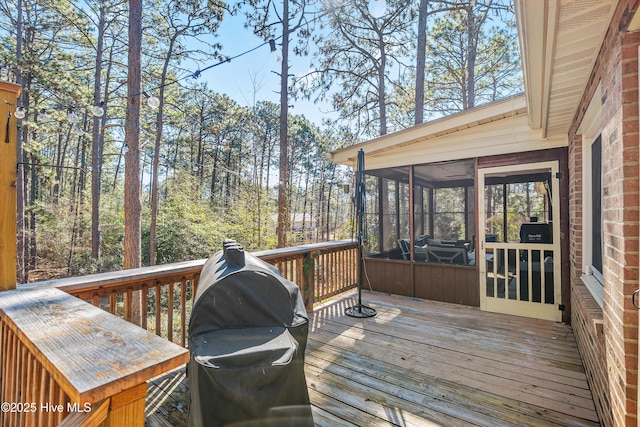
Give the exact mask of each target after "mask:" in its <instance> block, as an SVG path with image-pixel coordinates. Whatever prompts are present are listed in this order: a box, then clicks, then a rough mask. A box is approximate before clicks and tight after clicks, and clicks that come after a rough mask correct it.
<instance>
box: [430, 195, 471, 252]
mask: <svg viewBox="0 0 640 427" xmlns="http://www.w3.org/2000/svg"><path fill="white" fill-rule="evenodd" d="M466 195H467V193H466V188H465V187H454V188H437V189H435V190H434V196H433V199H434V202H433V205H434V209H433V224H434V230H433V231H434V233H433V234H434V238H436V239H446V240H466V239H467V226H468V221H467V213H466V212H465V207H466Z"/></svg>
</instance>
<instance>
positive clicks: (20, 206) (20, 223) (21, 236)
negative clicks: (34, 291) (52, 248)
mask: <svg viewBox="0 0 640 427" xmlns="http://www.w3.org/2000/svg"><path fill="white" fill-rule="evenodd" d="M16 8H17V9H18V11H17V12H18V13H17V18H16V62H17V64H18V66H17V67H16V71H15V73H16V83H18V84H19V85H20V86H22V85H23V78H22V31H23V22H22V21H23V17H22V0H18V1H17V4H16ZM25 99H27V95H25V93H24V88H23V92H22V93H21V94H20V97H19V98H18V105H20V106H22V107H23V108H24V107H25ZM20 122H22V120H20ZM27 135H28V133H27V128H26V127H20V129H19V131H18V134H17V137H16V154H17V157H16V158H17V162H18V176H17V179H16V187H17V193H18V194H17V215H16V223H17V224H16V230H17V231H18V233H17V236H16V239H17V242H16V243H17V260H16V261H17V262H16V264H17V270H18V271H17V275H16V277H17V279H18V283H25V282H26V280H27V273H26V265H27V263H26V254H25V248H26V242H25V239H26V235H25V232H24V200H25V188H24V165H23V163H24V153H23V150H22V146H23V142H24V141H26V138H27Z"/></svg>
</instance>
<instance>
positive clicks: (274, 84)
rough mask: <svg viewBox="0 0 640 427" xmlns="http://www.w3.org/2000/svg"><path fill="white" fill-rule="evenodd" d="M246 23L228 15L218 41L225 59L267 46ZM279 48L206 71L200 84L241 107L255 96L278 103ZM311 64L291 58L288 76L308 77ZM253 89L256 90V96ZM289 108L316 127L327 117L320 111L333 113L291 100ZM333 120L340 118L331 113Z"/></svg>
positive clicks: (304, 59)
mask: <svg viewBox="0 0 640 427" xmlns="http://www.w3.org/2000/svg"><path fill="white" fill-rule="evenodd" d="M244 20H245V17H244V15H242V14H240V15H239V16H229V15H225V18H224V21H223V22H222V25H221V27H220V29H219V31H218V34H219V38H218V39H217V41H218V42H219V43H221V44H222V47H223V49H222V53H223V54H224V55H226V56H228V57H233V56H236V55H238V54H241V53H243V52H246V51H248V50H251V49H253V48H255V47H256V46H260V45H261V44H262V43H264V40H262V39H261V38H259V37H257V36H255V35H254V34H253V31H252V30H251V29H250V28H244ZM277 47H278V51H276V52H271V50H270V48H269V45H268V44H267V45H265V46H262V47H261V48H259V49H257V50H255V51H253V52H250V53H247V54H246V55H243V56H241V57H240V58H236V59H234V60H232V61H231V62H227V63H224V64H221V65H219V66H217V67H213V68H211V69H209V70H207V71H204V72H203V73H202V74H201V77H200V78H199V80H200V81H206V82H207V84H208V86H209V88H210V89H211V90H213V91H215V92H218V93H225V94H227V95H228V96H229V97H230V98H232V99H234V100H235V101H236V102H238V103H239V104H240V105H244V106H250V105H252V103H253V98H254V96H255V99H256V100H258V101H264V100H268V101H273V102H275V103H279V102H280V95H279V93H278V91H279V89H280V77H279V75H278V74H275V73H274V71H275V72H278V73H279V72H280V67H281V62H280V61H279V60H278V58H279V56H281V54H280V51H279V49H280V45H279V44H278V46H277ZM215 62H216V61H213V62H212V63H215ZM310 62H311V58H310V57H297V56H295V55H293V54H290V61H289V63H290V66H291V68H290V71H289V73H290V74H293V75H301V74H304V73H306V72H307V71H308V70H309V68H310ZM209 65H211V64H210V63H207V64H204V65H202V66H201V68H205V67H206V66H209ZM254 85H255V86H256V89H257V92H256V93H255V95H254ZM289 105H293V108H292V109H291V110H290V113H292V114H296V115H304V116H305V117H306V118H307V119H309V120H310V121H311V122H312V123H314V124H316V125H320V124H321V120H322V118H326V117H328V116H327V115H326V114H323V113H322V112H321V111H325V112H326V111H327V110H329V109H330V107H329V106H328V105H324V106H317V105H315V104H314V103H313V102H311V101H303V100H294V99H290V100H289ZM330 117H332V118H336V117H337V114H336V113H332V114H331V115H330Z"/></svg>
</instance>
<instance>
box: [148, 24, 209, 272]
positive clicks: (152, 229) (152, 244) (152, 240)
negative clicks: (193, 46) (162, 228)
mask: <svg viewBox="0 0 640 427" xmlns="http://www.w3.org/2000/svg"><path fill="white" fill-rule="evenodd" d="M176 37H177V36H176ZM174 42H175V37H173V38H171V41H170V43H169V48H168V50H167V56H166V57H165V61H164V66H163V67H162V76H161V78H160V105H159V106H158V114H157V115H156V141H155V145H154V148H153V169H152V173H151V175H152V179H151V224H150V226H149V264H150V265H156V229H157V224H158V182H159V177H158V173H159V170H160V144H161V143H162V124H163V119H164V87H165V81H166V79H167V70H168V69H169V62H170V60H171V53H172V52H173V44H174ZM203 163H204V162H203Z"/></svg>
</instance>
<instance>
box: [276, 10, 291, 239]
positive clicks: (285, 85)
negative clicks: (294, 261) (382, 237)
mask: <svg viewBox="0 0 640 427" xmlns="http://www.w3.org/2000/svg"><path fill="white" fill-rule="evenodd" d="M288 113H289V0H284V1H283V2H282V68H281V70H280V157H279V160H280V167H279V174H280V176H279V178H278V180H279V182H280V185H279V186H278V227H277V235H278V247H279V248H283V247H285V246H286V245H287V233H288V231H289V228H290V227H289V222H290V219H289V200H288V197H287V196H288V193H289V189H288V188H287V187H288V185H287V184H288V182H289V165H288V161H287V160H288V144H287V139H288V135H287V133H288Z"/></svg>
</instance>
